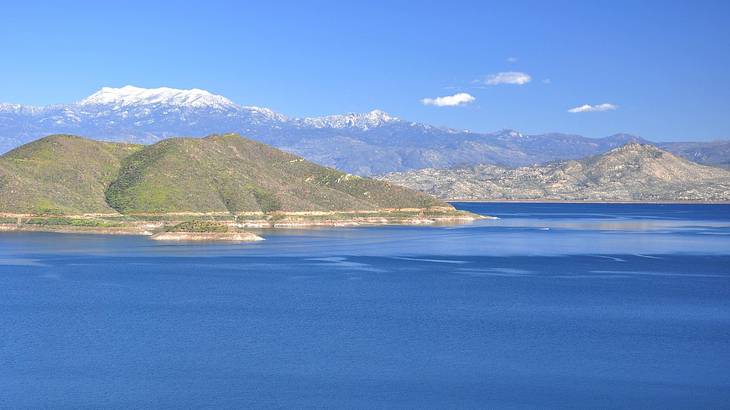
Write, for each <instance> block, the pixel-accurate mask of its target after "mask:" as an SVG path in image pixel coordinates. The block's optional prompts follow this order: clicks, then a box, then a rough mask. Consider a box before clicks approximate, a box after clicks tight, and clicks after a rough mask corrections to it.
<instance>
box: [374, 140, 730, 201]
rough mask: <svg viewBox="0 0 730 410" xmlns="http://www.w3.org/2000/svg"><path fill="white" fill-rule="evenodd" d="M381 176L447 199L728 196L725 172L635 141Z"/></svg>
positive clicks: (727, 198)
mask: <svg viewBox="0 0 730 410" xmlns="http://www.w3.org/2000/svg"><path fill="white" fill-rule="evenodd" d="M382 179H383V180H386V181H389V182H392V183H394V184H398V185H402V186H406V187H409V188H412V189H416V190H419V191H422V192H425V193H428V194H431V195H434V196H436V197H439V198H442V199H450V200H453V199H466V200H572V201H730V171H728V170H726V169H722V168H716V167H709V166H704V165H699V164H696V163H693V162H691V161H688V160H686V159H684V158H680V157H677V156H675V155H673V154H671V153H669V152H667V151H664V150H662V149H659V148H657V147H654V146H651V145H648V144H638V143H629V144H626V145H624V146H622V147H619V148H614V149H612V150H610V151H608V152H607V153H604V154H601V155H597V156H593V157H589V158H586V159H582V160H568V161H559V162H554V163H549V164H545V165H535V166H529V167H520V168H513V169H507V168H502V167H499V166H495V165H486V164H485V165H477V166H472V167H465V168H454V169H421V170H415V171H407V172H401V173H390V174H387V175H385V176H383V177H382Z"/></svg>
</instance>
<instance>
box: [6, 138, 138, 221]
mask: <svg viewBox="0 0 730 410" xmlns="http://www.w3.org/2000/svg"><path fill="white" fill-rule="evenodd" d="M141 148H142V147H141V146H139V145H131V144H119V143H109V142H98V141H91V140H87V139H84V138H79V137H74V136H70V135H52V136H49V137H46V138H42V139H39V140H37V141H34V142H31V143H29V144H26V145H23V146H21V147H18V148H16V149H15V150H13V151H10V152H8V153H6V154H4V155H2V156H0V211H2V212H16V213H38V214H69V213H71V214H72V213H82V212H86V213H94V212H114V209H112V208H110V207H109V206H108V204H107V203H106V201H105V199H104V192H105V190H106V188H107V187H108V186H109V184H110V183H111V182H112V181H114V180H115V179H116V177H117V173H118V171H119V167H120V166H121V160H122V159H123V158H125V157H127V156H129V155H130V154H132V153H134V152H136V151H139V150H140V149H141Z"/></svg>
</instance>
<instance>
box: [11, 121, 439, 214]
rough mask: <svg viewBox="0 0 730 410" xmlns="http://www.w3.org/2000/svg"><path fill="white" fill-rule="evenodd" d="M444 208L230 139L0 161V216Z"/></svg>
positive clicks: (59, 148) (32, 153) (61, 139)
mask: <svg viewBox="0 0 730 410" xmlns="http://www.w3.org/2000/svg"><path fill="white" fill-rule="evenodd" d="M431 207H446V208H449V209H453V208H452V207H451V206H450V205H448V204H446V203H443V202H441V201H439V200H436V199H434V198H432V197H430V196H428V195H425V194H422V193H420V192H416V191H411V190H409V189H406V188H402V187H399V186H394V185H391V184H389V183H386V182H382V181H377V180H373V179H368V178H361V177H358V176H354V175H350V174H344V173H342V172H339V171H337V170H334V169H331V168H325V167H322V166H319V165H315V164H313V163H311V162H308V161H306V160H304V159H302V158H300V157H297V156H295V155H292V154H289V153H286V152H283V151H280V150H278V149H275V148H273V147H270V146H267V145H265V144H262V143H258V142H254V141H251V140H248V139H245V138H241V137H239V136H237V135H217V136H209V137H205V138H171V139H166V140H163V141H160V142H157V143H155V144H152V145H148V146H141V145H131V144H120V143H109V142H98V141H92V140H88V139H84V138H79V137H74V136H68V135H55V136H50V137H46V138H43V139H40V140H37V141H34V142H32V143H29V144H27V145H24V146H21V147H19V148H16V149H14V150H12V151H10V152H8V153H6V154H4V155H2V156H0V212H5V213H34V214H82V213H116V212H119V213H122V214H140V213H143V214H148V213H152V214H165V213H175V212H195V213H208V212H219V213H229V214H231V215H237V214H241V213H245V212H264V213H272V212H276V211H282V212H301V211H377V210H381V209H392V208H419V209H425V208H431Z"/></svg>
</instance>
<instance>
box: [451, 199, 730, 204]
mask: <svg viewBox="0 0 730 410" xmlns="http://www.w3.org/2000/svg"><path fill="white" fill-rule="evenodd" d="M444 201H446V202H448V203H450V204H453V203H454V202H465V203H469V202H474V203H525V204H633V205H641V204H645V205H682V204H685V205H730V201H681V200H679V201H640V200H637V201H598V200H579V199H444Z"/></svg>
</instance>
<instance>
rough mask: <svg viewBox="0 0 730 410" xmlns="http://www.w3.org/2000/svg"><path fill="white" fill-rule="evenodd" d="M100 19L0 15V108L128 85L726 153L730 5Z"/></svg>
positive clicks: (185, 10)
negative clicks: (710, 147) (687, 144)
mask: <svg viewBox="0 0 730 410" xmlns="http://www.w3.org/2000/svg"><path fill="white" fill-rule="evenodd" d="M106 3H107V2H88V3H87V2H75V3H74V4H73V5H68V4H63V5H62V4H55V5H54V4H52V3H50V2H44V3H36V2H33V1H23V2H17V3H16V4H13V2H12V1H9V2H4V4H3V6H2V13H0V101H3V102H15V103H25V104H38V105H42V104H50V103H60V102H70V101H75V100H79V99H81V98H83V97H85V96H86V95H88V94H91V93H92V92H93V91H95V90H96V89H98V88H100V87H102V86H123V85H127V84H131V85H136V86H142V87H159V86H169V87H175V88H203V89H207V90H209V91H211V92H214V93H217V94H221V95H224V96H226V97H228V98H230V99H232V100H233V101H235V102H237V103H240V104H246V105H258V106H264V107H269V108H272V109H274V110H276V111H279V112H282V113H284V114H287V115H291V116H309V115H322V114H331V113H344V112H361V111H368V110H371V109H374V108H380V109H383V110H385V111H387V112H389V113H391V114H394V115H397V116H400V117H402V118H406V119H410V120H414V121H420V122H426V123H431V124H435V125H445V126H451V127H456V128H467V129H471V130H475V131H492V130H498V129H503V128H514V129H518V130H520V131H523V132H528V133H539V132H551V131H561V132H570V133H579V134H583V135H587V136H593V137H599V136H606V135H610V134H613V133H618V132H629V133H634V134H638V135H641V136H644V137H647V138H650V139H654V140H659V141H662V140H692V139H698V140H707V139H714V138H730V115H729V114H730V78H729V77H730V24H728V21H730V2H728V1H716V2H711V1H704V2H702V1H700V2H690V1H656V2H652V1H642V2H639V1H625V2H624V1H556V0H555V1H534V2H519V1H518V2H513V1H510V2H487V1H474V2H466V1H448V2H447V1H440V2H418V3H417V2H406V1H384V2H377V1H368V2H347V3H345V2H325V1H318V2H306V4H305V2H303V1H302V2H260V1H257V2H233V1H231V2H223V1H206V2H189V3H185V2H177V3H172V2H170V3H167V4H165V3H162V2H152V1H144V2H134V1H127V2H109V3H110V4H106ZM111 3H115V4H111ZM264 3H266V4H264ZM498 73H521V74H507V75H504V74H503V75H501V76H499V75H497V74H498ZM490 75H497V76H496V77H489V76H490ZM525 75H527V76H529V81H526V78H527V77H525ZM489 78H492V81H491V83H492V84H493V85H489V84H488V83H489V82H490V81H488V79H489ZM510 82H511V83H510ZM494 83H497V84H494ZM517 83H522V84H517ZM461 93H464V94H468V95H469V96H470V97H466V96H465V95H463V94H462V95H461V96H457V97H455V98H451V99H446V100H436V98H438V97H447V96H454V95H458V94H461ZM425 98H431V99H432V100H431V101H430V102H431V105H426V104H424V99H425ZM427 101H428V100H427ZM435 101H439V102H440V103H441V104H442V105H443V103H444V102H446V103H451V104H455V103H459V102H460V104H459V105H457V106H437V105H434V104H435ZM585 104H588V105H591V106H594V108H593V109H594V110H598V111H595V112H577V113H571V112H568V110H569V109H571V108H575V107H580V106H583V105H585ZM600 104H610V105H603V106H601V105H600ZM597 107H602V110H599V108H597ZM583 111H587V110H586V109H583Z"/></svg>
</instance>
